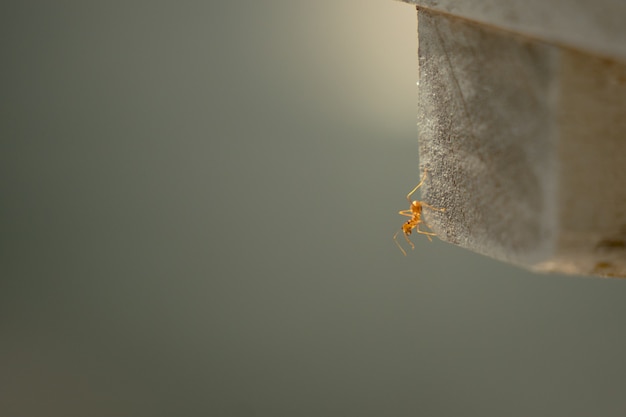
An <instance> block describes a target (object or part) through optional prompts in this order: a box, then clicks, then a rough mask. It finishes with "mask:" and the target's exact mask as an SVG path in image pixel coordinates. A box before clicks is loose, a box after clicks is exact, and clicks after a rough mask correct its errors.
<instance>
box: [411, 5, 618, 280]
mask: <svg viewBox="0 0 626 417" xmlns="http://www.w3.org/2000/svg"><path fill="white" fill-rule="evenodd" d="M418 32H419V72H420V74H419V116H418V127H419V140H420V155H421V164H422V169H427V171H428V175H429V181H427V183H426V184H425V186H424V190H423V196H424V200H425V201H426V202H427V203H429V204H431V205H433V206H435V207H443V208H446V211H445V212H443V213H440V212H435V211H429V210H427V209H426V212H425V215H424V216H425V219H426V220H427V222H428V224H429V225H430V226H431V227H432V228H433V230H434V231H435V232H436V233H437V234H438V236H439V237H440V238H442V239H443V240H445V241H448V242H451V243H455V244H457V245H460V246H463V247H466V248H468V249H471V250H474V251H476V252H479V253H482V254H485V255H489V256H492V257H495V258H497V259H501V260H504V261H508V262H512V263H515V264H518V265H523V266H526V267H530V268H534V269H538V270H543V271H555V272H556V271H558V272H566V273H576V274H593V275H604V276H626V243H625V241H626V176H625V175H626V134H625V132H626V66H625V65H623V64H621V63H618V62H615V61H610V60H607V59H601V58H597V57H595V56H589V55H586V54H583V53H580V52H575V51H573V50H569V49H563V48H560V47H557V46H554V45H550V44H546V43H542V42H537V41H535V40H532V39H529V38H525V37H522V36H519V35H515V34H512V33H510V32H506V31H501V30H497V29H494V28H492V27H485V26H482V25H478V24H475V23H471V22H469V21H467V20H465V19H457V18H454V17H453V16H449V15H442V14H438V13H433V12H432V11H428V10H420V11H419V24H418Z"/></svg>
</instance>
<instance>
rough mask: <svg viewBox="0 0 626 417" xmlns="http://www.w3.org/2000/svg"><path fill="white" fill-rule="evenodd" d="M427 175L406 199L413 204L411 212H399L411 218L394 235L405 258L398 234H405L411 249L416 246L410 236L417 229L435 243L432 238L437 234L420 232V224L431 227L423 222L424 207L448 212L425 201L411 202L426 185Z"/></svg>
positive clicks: (425, 172)
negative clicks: (419, 189)
mask: <svg viewBox="0 0 626 417" xmlns="http://www.w3.org/2000/svg"><path fill="white" fill-rule="evenodd" d="M426 174H427V171H424V175H423V176H422V180H421V181H420V183H419V184H417V186H416V187H415V188H413V190H411V192H410V193H408V194H407V195H406V199H407V201H408V202H409V204H411V208H410V209H409V210H402V211H399V212H398V214H400V215H402V216H406V217H410V219H409V220H407V221H406V222H405V223H404V224H403V225H402V228H401V229H400V230H398V231H397V232H396V234H395V235H393V240H394V241H395V242H396V245H398V247H399V248H400V250H401V251H402V253H403V254H404V256H406V251H405V250H404V249H402V246H400V243H398V239H397V237H398V234H399V233H400V232H402V233H404V238H405V239H406V241H407V242H408V243H409V245H411V249H415V245H414V244H413V242H411V239H409V235H410V234H411V233H413V229H415V231H416V232H417V233H419V234H422V235H426V237H427V238H428V240H429V241H431V242H432V241H433V239H432V238H431V236H437V235H436V234H434V233H432V232H424V231H423V230H420V224H422V223H423V224H425V225H426V227H428V228H429V229H430V226H428V225H427V224H426V222H424V221H423V220H422V207H428V208H429V209H431V210H435V211H446V209H445V208H435V207H433V206H431V205H430V204H426V203H424V202H423V201H417V200H414V201H411V195H412V194H413V193H414V192H415V191H417V190H418V188H420V187H421V186H422V184H423V183H424V180H425V179H426Z"/></svg>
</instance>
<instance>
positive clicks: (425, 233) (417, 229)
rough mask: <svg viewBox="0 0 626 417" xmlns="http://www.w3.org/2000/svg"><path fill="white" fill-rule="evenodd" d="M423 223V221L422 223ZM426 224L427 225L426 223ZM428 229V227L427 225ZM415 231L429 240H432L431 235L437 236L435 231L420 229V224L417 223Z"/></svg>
mask: <svg viewBox="0 0 626 417" xmlns="http://www.w3.org/2000/svg"><path fill="white" fill-rule="evenodd" d="M424 224H425V223H424ZM427 226H428V225H427ZM429 229H430V227H429ZM415 231H416V232H417V233H419V234H420V235H425V236H426V237H427V238H428V240H429V241H431V242H432V241H433V239H432V238H431V236H437V235H436V234H435V233H431V232H425V231H423V230H420V225H419V224H418V225H417V227H415Z"/></svg>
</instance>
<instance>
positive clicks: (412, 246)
mask: <svg viewBox="0 0 626 417" xmlns="http://www.w3.org/2000/svg"><path fill="white" fill-rule="evenodd" d="M404 238H405V239H406V241H407V242H409V245H411V249H415V245H414V244H413V242H411V239H409V235H407V234H406V233H405V234H404Z"/></svg>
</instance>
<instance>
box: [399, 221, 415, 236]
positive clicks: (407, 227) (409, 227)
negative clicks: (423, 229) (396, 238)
mask: <svg viewBox="0 0 626 417" xmlns="http://www.w3.org/2000/svg"><path fill="white" fill-rule="evenodd" d="M414 227H415V225H414V224H413V222H412V221H410V220H409V221H407V222H406V223H404V224H403V225H402V233H404V234H405V235H407V236H408V235H410V234H411V233H412V232H413V228H414Z"/></svg>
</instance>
